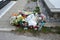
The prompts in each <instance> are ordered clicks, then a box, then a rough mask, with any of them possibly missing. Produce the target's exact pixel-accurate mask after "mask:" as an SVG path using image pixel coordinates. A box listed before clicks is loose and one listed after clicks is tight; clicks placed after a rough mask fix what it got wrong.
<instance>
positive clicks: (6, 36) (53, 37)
mask: <svg viewBox="0 0 60 40" xmlns="http://www.w3.org/2000/svg"><path fill="white" fill-rule="evenodd" d="M28 35H29V34H28V33H27V34H25V33H24V34H23V35H19V34H16V33H13V32H0V40H60V35H59V34H51V33H48V34H44V33H40V35H39V36H31V34H30V35H29V36H28Z"/></svg>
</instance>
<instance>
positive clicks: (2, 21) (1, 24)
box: [0, 0, 27, 31]
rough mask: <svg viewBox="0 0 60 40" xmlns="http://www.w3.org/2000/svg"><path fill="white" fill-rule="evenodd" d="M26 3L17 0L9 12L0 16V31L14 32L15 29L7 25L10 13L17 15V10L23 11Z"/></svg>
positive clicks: (23, 0)
mask: <svg viewBox="0 0 60 40" xmlns="http://www.w3.org/2000/svg"><path fill="white" fill-rule="evenodd" d="M26 3H27V0H17V1H16V4H15V5H14V6H13V7H12V8H11V9H10V10H9V11H7V12H6V13H5V15H4V16H2V18H0V30H4V29H5V30H6V31H7V30H8V29H9V30H12V29H14V30H15V27H14V26H11V25H10V24H9V19H10V17H11V15H12V13H18V10H23V9H24V6H25V5H26Z"/></svg>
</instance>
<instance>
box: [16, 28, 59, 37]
mask: <svg viewBox="0 0 60 40" xmlns="http://www.w3.org/2000/svg"><path fill="white" fill-rule="evenodd" d="M52 29H53V30H56V31H53V30H52ZM16 31H17V32H20V33H25V32H28V33H31V34H33V35H34V36H36V35H39V34H40V33H57V34H60V27H54V28H53V27H43V28H42V30H40V31H38V30H34V29H27V30H24V29H23V28H18V29H17V30H16Z"/></svg>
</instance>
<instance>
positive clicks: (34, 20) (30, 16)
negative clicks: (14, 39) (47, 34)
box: [10, 11, 46, 30]
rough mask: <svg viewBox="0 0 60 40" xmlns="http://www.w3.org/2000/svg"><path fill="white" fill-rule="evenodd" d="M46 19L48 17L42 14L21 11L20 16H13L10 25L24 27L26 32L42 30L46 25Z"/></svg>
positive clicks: (14, 14)
mask: <svg viewBox="0 0 60 40" xmlns="http://www.w3.org/2000/svg"><path fill="white" fill-rule="evenodd" d="M45 19H46V16H45V15H43V14H40V13H34V12H26V11H19V13H18V14H16V13H13V14H12V16H11V18H10V24H11V25H14V26H16V27H19V28H20V27H22V28H23V29H24V30H27V29H34V30H41V28H42V26H44V24H45Z"/></svg>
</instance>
